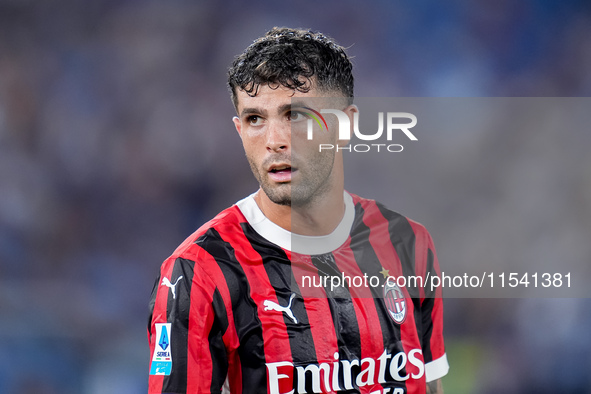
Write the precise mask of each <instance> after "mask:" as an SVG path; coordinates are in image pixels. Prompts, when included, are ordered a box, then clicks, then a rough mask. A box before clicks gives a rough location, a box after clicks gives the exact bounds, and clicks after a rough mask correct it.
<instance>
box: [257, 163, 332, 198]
mask: <svg viewBox="0 0 591 394" xmlns="http://www.w3.org/2000/svg"><path fill="white" fill-rule="evenodd" d="M327 153H328V152H324V153H323V154H322V155H319V156H318V158H317V162H316V164H317V165H318V168H311V169H310V171H309V173H308V171H306V169H304V168H301V167H300V168H298V171H302V172H301V173H300V174H299V175H300V176H299V178H300V179H299V181H298V182H297V183H295V184H294V182H293V181H291V182H285V183H280V184H277V183H274V182H272V181H271V180H270V179H269V177H268V175H267V173H266V171H265V170H264V168H267V165H268V164H267V163H266V162H264V163H263V164H262V165H260V166H257V165H256V163H255V161H254V160H253V159H252V158H251V157H249V156H248V155H247V156H246V158H247V160H248V163H249V165H250V169H251V170H252V173H253V175H254V177H255V178H256V180H257V181H258V182H259V185H260V186H261V188H262V189H263V192H265V194H266V195H267V197H268V198H269V200H271V201H272V202H274V203H275V204H278V205H283V206H291V207H298V208H301V207H305V206H308V205H310V204H311V203H312V202H314V201H315V200H316V199H317V198H320V197H321V196H322V195H324V193H325V192H326V191H328V190H329V189H330V187H331V177H330V174H331V173H332V169H333V166H334V156H335V155H334V153H332V154H331V153H328V154H327ZM280 159H284V160H283V161H288V162H290V163H291V158H290V157H288V156H283V157H281V158H275V159H274V160H269V161H270V162H273V161H281V160H280ZM285 159H287V160H285ZM296 168H297V167H296Z"/></svg>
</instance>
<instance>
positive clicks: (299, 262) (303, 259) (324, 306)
mask: <svg viewBox="0 0 591 394" xmlns="http://www.w3.org/2000/svg"><path fill="white" fill-rule="evenodd" d="M290 260H291V264H292V270H293V275H294V278H296V283H297V284H298V287H299V288H300V291H301V293H302V297H303V299H304V306H305V308H306V313H307V314H308V322H309V323H310V330H311V331H312V338H313V339H314V346H315V350H316V358H317V360H318V363H325V362H326V363H333V362H334V361H335V359H334V354H335V353H338V352H339V345H338V339H337V334H336V332H335V329H334V324H326V322H327V319H330V318H331V311H330V305H329V304H328V299H327V297H326V292H325V291H324V288H322V287H315V286H311V285H309V284H308V283H305V284H304V283H302V278H303V277H304V276H308V277H311V276H315V278H317V280H318V281H320V276H319V275H318V269H317V268H316V267H315V266H314V264H313V263H312V259H311V257H310V256H309V255H300V254H295V253H293V254H291V257H290ZM317 283H319V282H317Z"/></svg>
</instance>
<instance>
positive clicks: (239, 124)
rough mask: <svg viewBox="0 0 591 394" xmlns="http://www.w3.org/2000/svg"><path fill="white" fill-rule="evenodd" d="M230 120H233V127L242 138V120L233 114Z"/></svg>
mask: <svg viewBox="0 0 591 394" xmlns="http://www.w3.org/2000/svg"><path fill="white" fill-rule="evenodd" d="M232 122H234V127H235V128H236V131H237V132H238V135H239V136H240V138H242V122H241V121H240V118H239V117H238V116H234V117H233V118H232Z"/></svg>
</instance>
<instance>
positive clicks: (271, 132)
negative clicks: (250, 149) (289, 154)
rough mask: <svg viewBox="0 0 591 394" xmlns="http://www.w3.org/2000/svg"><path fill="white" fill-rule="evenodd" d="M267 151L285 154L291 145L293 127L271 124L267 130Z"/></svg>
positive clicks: (281, 123)
mask: <svg viewBox="0 0 591 394" xmlns="http://www.w3.org/2000/svg"><path fill="white" fill-rule="evenodd" d="M266 144H267V150H268V151H269V152H283V151H287V150H288V149H289V146H290V145H291V127H290V125H289V123H287V124H284V123H283V122H271V123H270V124H269V127H268V129H267V141H266Z"/></svg>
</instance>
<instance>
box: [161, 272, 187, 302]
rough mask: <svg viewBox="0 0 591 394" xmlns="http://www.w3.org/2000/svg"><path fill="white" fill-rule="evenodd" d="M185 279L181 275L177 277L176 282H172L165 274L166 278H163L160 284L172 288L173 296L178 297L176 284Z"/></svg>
mask: <svg viewBox="0 0 591 394" xmlns="http://www.w3.org/2000/svg"><path fill="white" fill-rule="evenodd" d="M181 279H183V276H182V275H181V276H179V277H178V278H177V279H176V282H174V284H172V283H170V280H168V278H167V277H166V276H165V277H164V278H162V283H160V286H166V287H168V288H169V289H170V291H171V292H172V298H173V299H175V298H176V285H177V283H179V280H181Z"/></svg>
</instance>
